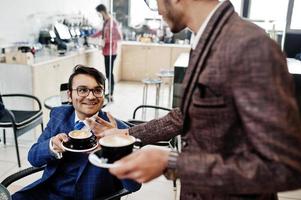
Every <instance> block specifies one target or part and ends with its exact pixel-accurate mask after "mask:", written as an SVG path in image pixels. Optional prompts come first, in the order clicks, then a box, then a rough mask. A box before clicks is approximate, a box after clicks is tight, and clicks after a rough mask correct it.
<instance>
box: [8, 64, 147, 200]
mask: <svg viewBox="0 0 301 200" xmlns="http://www.w3.org/2000/svg"><path fill="white" fill-rule="evenodd" d="M104 83H105V78H104V76H103V75H102V74H101V73H100V72H99V71H97V70H96V69H94V68H89V67H84V66H80V65H78V66H76V67H75V68H74V72H73V74H72V75H71V76H70V78H69V82H68V84H69V88H68V96H69V101H71V102H72V106H61V107H56V108H54V109H52V110H51V113H50V120H49V122H48V124H47V127H46V129H45V130H44V132H43V133H42V134H41V136H40V137H39V139H38V141H37V143H35V144H34V145H33V146H32V147H31V149H30V151H29V153H28V160H29V162H30V163H31V164H32V165H33V166H37V167H39V166H43V165H47V166H46V169H45V170H44V174H43V176H42V178H41V179H39V180H37V181H36V182H34V183H32V184H30V185H29V186H27V187H25V188H24V189H22V190H21V191H19V192H16V193H15V194H14V195H13V196H12V199H13V200H18V199H26V200H31V199H43V200H44V199H55V200H63V199H85V200H89V199H91V200H92V199H95V198H96V197H102V196H106V195H109V194H112V193H114V192H116V191H118V190H120V189H122V188H126V189H127V190H129V191H137V190H138V189H139V188H140V187H141V185H140V184H138V183H136V182H134V181H131V180H118V179H117V178H116V177H114V176H112V175H111V174H110V173H109V172H108V170H107V169H103V168H99V167H96V166H94V165H92V164H90V162H89V161H88V153H74V152H69V151H64V148H63V147H62V142H63V141H64V142H66V141H68V138H67V135H66V133H68V132H70V131H72V130H74V129H85V128H89V127H86V126H88V125H84V124H83V123H81V124H83V127H78V126H77V125H76V126H75V124H78V123H76V122H78V121H81V122H84V123H85V120H86V119H87V118H90V119H96V120H105V121H107V122H108V123H107V124H106V125H105V126H106V127H103V128H104V129H106V128H112V127H116V126H117V127H118V128H126V127H127V126H126V125H125V124H124V123H123V122H121V121H119V120H116V123H115V120H113V118H112V117H111V116H110V115H109V114H108V115H107V114H106V113H104V112H102V111H101V108H102V105H103V102H104ZM45 89H46V88H45ZM110 121H113V123H110ZM85 124H87V123H85Z"/></svg>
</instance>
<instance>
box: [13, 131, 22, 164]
mask: <svg viewBox="0 0 301 200" xmlns="http://www.w3.org/2000/svg"><path fill="white" fill-rule="evenodd" d="M14 139H15V146H16V153H17V159H18V166H19V167H21V159H20V153H19V145H18V139H17V130H16V128H14Z"/></svg>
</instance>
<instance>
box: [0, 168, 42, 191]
mask: <svg viewBox="0 0 301 200" xmlns="http://www.w3.org/2000/svg"><path fill="white" fill-rule="evenodd" d="M45 167H46V166H42V167H29V168H26V169H23V170H21V171H19V172H16V173H14V174H12V175H10V176H8V177H7V178H5V179H4V180H3V181H2V182H1V184H2V185H4V186H5V187H8V186H9V185H10V184H11V183H13V182H15V181H17V180H19V179H21V178H23V177H25V176H28V175H31V174H34V173H36V172H39V171H42V170H44V169H45Z"/></svg>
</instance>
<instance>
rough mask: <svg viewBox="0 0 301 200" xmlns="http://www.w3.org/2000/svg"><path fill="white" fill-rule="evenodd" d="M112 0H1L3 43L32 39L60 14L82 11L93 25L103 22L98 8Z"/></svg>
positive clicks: (0, 44) (3, 44) (1, 35)
mask: <svg viewBox="0 0 301 200" xmlns="http://www.w3.org/2000/svg"><path fill="white" fill-rule="evenodd" d="M108 2H109V0H50V1H49V0H26V1H24V0H1V1H0V46H5V45H7V44H11V43H14V42H32V41H33V40H34V39H37V37H38V33H39V30H40V28H41V27H43V26H45V25H47V23H49V22H51V21H53V20H54V18H53V17H54V16H57V15H64V14H67V15H71V14H78V13H82V14H83V15H84V16H85V17H86V18H88V19H89V21H90V22H91V23H92V24H93V25H98V24H100V23H101V20H100V18H99V17H98V15H97V13H96V11H95V7H96V6H97V5H98V4H100V3H104V4H106V5H108Z"/></svg>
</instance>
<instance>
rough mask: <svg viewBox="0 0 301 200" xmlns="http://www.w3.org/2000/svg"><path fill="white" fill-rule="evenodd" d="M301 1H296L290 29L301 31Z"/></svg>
mask: <svg viewBox="0 0 301 200" xmlns="http://www.w3.org/2000/svg"><path fill="white" fill-rule="evenodd" d="M300 19H301V0H295V1H294V7H293V13H292V18H291V26H290V29H294V30H296V29H299V30H301V22H300Z"/></svg>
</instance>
